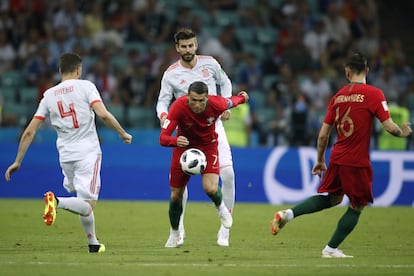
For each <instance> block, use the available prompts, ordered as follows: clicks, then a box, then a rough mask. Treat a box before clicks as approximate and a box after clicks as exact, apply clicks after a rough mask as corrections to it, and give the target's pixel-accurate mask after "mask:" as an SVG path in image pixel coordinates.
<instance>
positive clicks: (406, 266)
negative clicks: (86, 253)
mask: <svg viewBox="0 0 414 276" xmlns="http://www.w3.org/2000/svg"><path fill="white" fill-rule="evenodd" d="M348 260H349V259H348ZM321 261H324V260H321ZM338 261H340V260H338ZM120 264H122V266H126V265H127V266H138V267H139V266H141V267H246V268H252V267H253V268H266V267H270V268H278V267H295V268H301V267H302V268H306V267H325V268H335V267H352V268H358V267H360V268H400V269H414V264H380V265H375V264H372V265H366V264H360V265H359V264H340V263H327V264H314V265H303V264H276V263H271V264H267V263H263V264H246V263H244V264H231V263H216V264H214V263H211V264H210V263H180V264H177V263H157V262H151V263H140V262H133V263H132V262H116V263H113V262H104V263H100V264H99V265H100V266H103V265H107V266H114V265H120ZM0 265H19V266H22V265H39V266H43V265H56V266H82V265H86V266H89V265H90V264H87V263H70V262H69V263H68V262H13V261H0Z"/></svg>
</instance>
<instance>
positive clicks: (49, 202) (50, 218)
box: [43, 192, 57, 225]
mask: <svg viewBox="0 0 414 276" xmlns="http://www.w3.org/2000/svg"><path fill="white" fill-rule="evenodd" d="M44 199H45V205H46V206H45V211H44V212H43V221H44V222H45V223H46V225H52V224H53V223H54V222H55V219H56V205H57V202H56V198H55V195H54V194H53V192H47V193H45V196H44Z"/></svg>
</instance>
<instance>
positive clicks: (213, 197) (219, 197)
mask: <svg viewBox="0 0 414 276" xmlns="http://www.w3.org/2000/svg"><path fill="white" fill-rule="evenodd" d="M207 195H208V197H209V198H210V199H211V201H213V202H214V205H216V207H217V208H218V207H220V204H221V202H222V201H223V194H222V193H221V189H220V187H218V188H217V192H215V193H214V194H212V195H211V194H207ZM226 207H227V206H226Z"/></svg>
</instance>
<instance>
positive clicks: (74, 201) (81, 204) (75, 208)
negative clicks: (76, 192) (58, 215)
mask: <svg viewBox="0 0 414 276" xmlns="http://www.w3.org/2000/svg"><path fill="white" fill-rule="evenodd" d="M57 208H61V209H65V210H68V211H71V212H72V213H75V214H78V215H81V216H88V215H89V214H90V213H91V212H92V207H91V205H90V204H89V203H88V202H86V201H85V200H83V199H81V198H78V197H59V201H58V204H57Z"/></svg>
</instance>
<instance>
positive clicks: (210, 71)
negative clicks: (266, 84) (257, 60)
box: [157, 55, 232, 118]
mask: <svg viewBox="0 0 414 276" xmlns="http://www.w3.org/2000/svg"><path fill="white" fill-rule="evenodd" d="M195 58H196V65H195V66H194V67H193V68H191V69H188V68H185V67H183V66H182V65H181V63H180V61H179V60H178V61H177V62H175V63H173V64H172V65H170V67H168V69H167V70H166V71H165V72H164V75H163V77H162V80H161V90H160V94H159V96H158V102H157V116H158V118H159V117H160V116H161V114H162V113H163V112H166V113H168V108H169V106H170V104H171V102H172V99H173V98H176V99H177V98H179V97H181V96H183V95H186V94H187V92H188V91H187V90H188V87H189V86H190V84H191V83H193V82H195V81H203V82H205V83H206V84H207V86H208V92H209V94H210V95H217V87H216V85H218V86H219V87H220V95H221V96H223V97H226V98H228V97H231V96H232V85H231V81H230V79H229V78H228V76H227V74H226V73H225V72H224V71H223V69H222V68H221V66H220V64H219V63H218V62H217V60H216V59H214V58H213V57H211V56H202V55H196V56H195Z"/></svg>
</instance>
